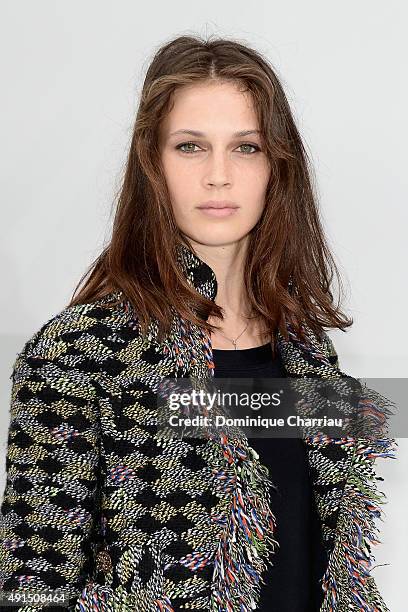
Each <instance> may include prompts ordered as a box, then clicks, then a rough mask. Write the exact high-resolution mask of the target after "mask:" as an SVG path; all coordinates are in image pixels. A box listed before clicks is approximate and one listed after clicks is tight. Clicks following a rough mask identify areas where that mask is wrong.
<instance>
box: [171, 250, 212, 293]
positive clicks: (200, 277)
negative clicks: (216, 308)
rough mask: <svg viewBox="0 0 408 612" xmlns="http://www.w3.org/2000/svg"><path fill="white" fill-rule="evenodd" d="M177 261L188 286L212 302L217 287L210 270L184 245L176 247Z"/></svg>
mask: <svg viewBox="0 0 408 612" xmlns="http://www.w3.org/2000/svg"><path fill="white" fill-rule="evenodd" d="M177 259H178V262H179V264H180V266H181V269H182V270H183V272H184V275H185V276H186V278H187V281H188V282H189V284H190V285H191V286H192V287H194V288H195V289H196V290H197V291H198V293H200V294H201V295H202V296H203V297H205V298H207V299H209V300H212V301H214V300H215V298H216V295H217V289H218V286H217V279H216V276H215V273H214V271H213V270H212V268H211V267H210V266H209V265H208V264H206V263H205V261H203V260H202V259H200V257H198V255H196V254H195V253H194V252H193V251H192V250H191V249H190V248H188V247H187V246H186V245H184V244H179V245H178V247H177Z"/></svg>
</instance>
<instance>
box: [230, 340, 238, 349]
mask: <svg viewBox="0 0 408 612" xmlns="http://www.w3.org/2000/svg"><path fill="white" fill-rule="evenodd" d="M231 342H232V344H233V345H234V349H235V350H237V343H236V341H235V340H231Z"/></svg>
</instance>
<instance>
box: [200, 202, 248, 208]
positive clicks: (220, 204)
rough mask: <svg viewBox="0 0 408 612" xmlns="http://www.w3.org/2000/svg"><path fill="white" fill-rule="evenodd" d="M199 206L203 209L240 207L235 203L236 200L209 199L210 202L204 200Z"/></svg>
mask: <svg viewBox="0 0 408 612" xmlns="http://www.w3.org/2000/svg"><path fill="white" fill-rule="evenodd" d="M198 208H201V209H208V208H214V209H223V208H238V206H237V205H236V204H234V202H229V201H218V202H217V201H212V200H211V201H208V202H203V204H200V206H198Z"/></svg>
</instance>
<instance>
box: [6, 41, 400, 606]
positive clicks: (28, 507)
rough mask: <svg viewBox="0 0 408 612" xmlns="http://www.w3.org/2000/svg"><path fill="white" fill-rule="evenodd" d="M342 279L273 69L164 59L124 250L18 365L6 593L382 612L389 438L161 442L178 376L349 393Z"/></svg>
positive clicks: (125, 209)
mask: <svg viewBox="0 0 408 612" xmlns="http://www.w3.org/2000/svg"><path fill="white" fill-rule="evenodd" d="M334 272H336V273H337V270H336V267H335V264H334V261H333V259H332V257H331V255H330V252H329V249H328V247H327V245H326V242H325V238H324V235H323V231H322V227H321V224H320V220H319V215H318V210H317V204H316V199H315V196H314V193H313V189H312V184H311V179H310V169H309V166H308V162H307V157H306V153H305V151H304V148H303V145H302V141H301V138H300V136H299V134H298V131H297V129H296V127H295V123H294V121H293V118H292V115H291V111H290V108H289V106H288V102H287V100H286V97H285V94H284V92H283V89H282V86H281V85H280V83H279V80H278V78H277V76H276V74H275V73H274V71H273V70H272V68H271V67H270V65H269V64H268V63H267V61H266V60H265V59H264V58H262V57H261V55H260V54H258V53H257V52H256V51H254V50H253V49H251V48H250V47H248V46H245V45H243V44H240V43H237V42H234V41H230V40H213V41H211V40H208V41H203V40H201V39H199V38H193V37H188V36H182V37H179V38H176V39H175V40H172V41H170V42H169V43H167V44H165V45H164V46H163V47H162V48H161V49H159V50H158V52H157V53H156V55H155V57H154V59H153V61H152V63H151V65H150V67H149V69H148V71H147V75H146V80H145V83H144V87H143V91H142V96H141V101H140V107H139V110H138V114H137V118H136V123H135V128H134V133H133V138H132V142H131V146H130V152H129V157H128V162H127V166H126V172H125V175H124V180H123V186H122V189H121V193H120V197H119V202H118V207H117V212H116V217H115V222H114V227H113V233H112V239H111V241H110V244H109V245H108V246H107V247H106V248H105V249H104V251H103V252H102V254H101V255H100V257H99V258H98V259H97V260H96V261H95V262H94V264H93V265H92V268H91V270H90V273H89V276H88V277H86V276H85V277H83V278H82V279H81V281H84V282H83V286H82V288H81V289H80V291H78V292H77V291H76V292H75V293H76V296H74V298H73V300H72V301H71V303H70V304H69V305H68V306H67V307H66V308H64V309H63V310H62V311H61V312H60V313H58V314H57V315H55V316H54V317H52V318H51V319H50V320H49V321H47V322H46V323H45V324H44V325H43V326H42V327H41V329H40V330H39V331H37V333H35V334H34V335H33V337H32V338H31V339H30V340H29V341H28V342H27V343H26V345H25V346H24V348H23V350H22V352H21V353H20V354H19V355H18V357H17V360H16V362H15V364H14V368H13V389H12V404H11V422H10V429H9V439H8V447H7V484H6V489H5V492H4V499H3V503H2V529H1V536H2V548H1V551H2V552H1V561H0V580H1V587H2V589H3V591H5V592H6V593H7V595H10V594H12V592H13V591H16V590H21V591H22V592H23V593H27V594H28V593H29V592H32V591H33V590H35V589H37V590H39V591H41V592H42V593H44V592H45V591H46V589H50V592H51V596H52V597H54V596H55V597H56V594H57V593H58V594H61V593H62V594H63V596H64V597H65V600H66V601H68V604H69V609H71V610H75V611H78V610H81V611H82V610H85V611H88V610H89V611H90V610H95V609H96V610H113V611H117V610H118V611H123V612H127V611H128V610H129V611H133V610H138V611H139V610H140V611H143V612H144V611H146V612H150V611H154V610H157V611H159V610H160V611H163V610H165V611H167V612H170V611H173V610H174V611H176V610H203V611H208V610H217V611H220V612H221V611H222V612H224V611H228V612H232V611H235V610H237V611H238V610H239V611H249V610H261V609H262V610H278V611H279V612H282V611H284V610H290V611H291V612H294V611H295V610H299V611H300V610H302V612H304V611H305V610H322V611H329V610H330V611H335V612H343V611H346V610H362V609H364V610H373V611H380V612H383V611H385V610H388V608H387V606H386V604H385V602H384V601H383V599H382V597H381V595H380V593H379V591H378V588H377V586H376V584H375V581H374V578H373V576H372V575H371V574H370V569H371V566H372V563H373V561H374V558H373V556H372V554H371V549H370V545H371V544H374V543H376V527H375V525H374V519H375V518H376V517H378V516H379V514H380V512H381V510H380V507H379V504H381V503H383V501H384V500H383V494H381V493H380V492H378V491H377V490H376V487H375V471H374V467H373V464H374V460H375V458H377V457H386V456H392V455H393V452H394V449H395V446H394V445H395V443H394V441H392V440H391V441H386V440H376V441H372V440H371V441H369V440H366V439H364V438H359V439H355V438H352V437H347V438H329V437H322V436H307V437H306V438H305V439H304V440H301V439H290V440H289V439H269V440H262V441H261V440H260V439H259V440H257V439H255V438H254V439H248V438H246V437H245V436H244V437H241V438H233V437H231V438H229V437H228V436H226V435H225V434H224V433H223V434H222V435H221V434H220V435H219V436H218V437H217V436H212V437H211V436H210V437H209V438H208V439H203V438H202V439H199V438H192V437H190V438H182V439H179V438H177V437H176V436H174V437H171V436H170V437H168V438H163V437H160V436H159V435H158V427H157V391H158V385H159V382H160V381H162V380H163V379H175V378H183V379H184V378H187V379H189V378H190V379H198V380H204V381H205V380H208V379H211V378H212V377H214V376H225V375H226V376H234V375H238V376H243V375H245V374H246V375H248V374H249V375H250V376H253V377H254V378H256V377H257V376H258V375H260V376H264V377H277V376H284V377H294V378H296V377H310V376H317V377H322V378H331V379H336V378H341V377H345V376H346V375H345V374H343V373H342V372H341V370H340V369H339V364H338V357H337V354H336V351H335V349H334V346H333V344H332V342H331V340H330V339H329V336H328V335H327V334H326V332H325V331H324V329H323V328H324V327H327V328H338V329H345V328H346V327H348V326H350V325H351V324H352V321H351V320H349V319H347V318H346V317H345V316H344V315H343V314H342V313H341V312H340V310H339V309H338V307H336V306H334V304H333V299H332V293H331V289H330V282H331V280H332V276H333V273H334ZM78 288H79V287H77V289H78ZM231 349H232V350H231ZM256 449H258V453H259V457H258V454H257V451H256ZM289 485H290V486H289ZM53 601H54V602H55V601H56V600H55V599H54V600H53ZM41 606H42V604H41ZM20 609H22V610H31V609H33V608H32V607H29V606H28V605H27V606H26V607H20ZM36 609H37V608H36Z"/></svg>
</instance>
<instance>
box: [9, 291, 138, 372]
mask: <svg viewBox="0 0 408 612" xmlns="http://www.w3.org/2000/svg"><path fill="white" fill-rule="evenodd" d="M115 295H116V294H109V295H108V296H107V297H104V298H100V299H98V300H97V301H95V302H89V303H85V304H78V305H74V306H66V307H65V308H63V309H62V310H60V311H59V312H57V313H56V314H54V315H53V316H52V317H51V318H49V319H48V320H47V321H46V322H45V323H43V325H42V326H41V327H40V328H39V329H38V330H37V331H35V332H34V333H33V334H32V335H31V336H30V337H29V338H28V340H26V342H25V344H24V345H23V348H22V350H21V351H20V353H18V355H17V358H16V360H15V362H14V365H13V371H14V370H15V369H16V367H17V366H18V365H19V362H20V361H21V360H22V359H25V358H37V359H44V360H50V361H58V362H62V363H64V364H65V365H66V366H67V367H69V366H70V365H71V366H72V367H74V366H75V365H77V364H78V363H79V361H80V355H81V354H83V353H87V352H88V351H89V352H90V351H91V350H93V351H94V352H95V353H97V352H98V348H99V349H101V350H102V349H103V340H104V339H106V338H108V337H109V335H110V334H111V333H112V331H113V330H118V329H120V328H121V327H122V326H124V325H126V323H127V321H128V319H129V315H128V313H127V312H126V309H125V308H124V307H123V303H120V304H119V305H114V296H115Z"/></svg>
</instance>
